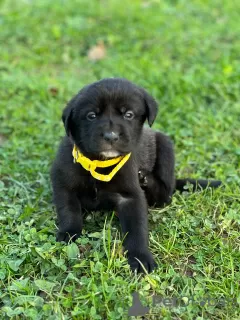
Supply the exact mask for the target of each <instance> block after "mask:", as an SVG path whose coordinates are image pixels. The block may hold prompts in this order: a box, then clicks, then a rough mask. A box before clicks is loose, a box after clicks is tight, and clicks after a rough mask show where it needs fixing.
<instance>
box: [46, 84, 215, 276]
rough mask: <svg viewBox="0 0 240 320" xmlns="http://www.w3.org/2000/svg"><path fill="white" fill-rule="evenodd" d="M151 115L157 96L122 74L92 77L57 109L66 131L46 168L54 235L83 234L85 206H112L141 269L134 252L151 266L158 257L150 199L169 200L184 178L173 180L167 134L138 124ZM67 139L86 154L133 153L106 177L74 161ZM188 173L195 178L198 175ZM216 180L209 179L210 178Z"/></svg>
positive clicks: (126, 244) (72, 236) (132, 258)
mask: <svg viewBox="0 0 240 320" xmlns="http://www.w3.org/2000/svg"><path fill="white" fill-rule="evenodd" d="M89 112H90V113H89ZM93 112H94V113H95V115H96V117H95V115H93ZM132 115H134V116H133V118H132V119H131V117H132ZM156 115H157V103H156V101H155V100H154V99H153V98H152V97H151V96H150V95H149V94H148V93H147V92H146V91H145V90H144V89H142V88H140V87H138V86H136V85H134V84H133V83H131V82H129V81H127V80H125V79H103V80H101V81H98V82H95V83H93V84H91V85H89V86H86V87H85V88H83V89H82V90H81V91H80V92H79V93H78V94H77V95H76V96H75V97H74V98H73V99H72V100H71V101H70V102H69V103H68V105H67V107H66V108H65V110H64V112H63V116H62V120H63V122H64V125H65V129H66V133H67V135H66V136H65V137H64V139H63V141H62V143H61V144H60V147H59V150H58V154H57V156H56V159H55V162H54V164H53V166H52V171H51V179H52V186H53V194H54V202H55V205H56V210H57V214H58V222H59V230H58V234H57V240H58V241H62V240H63V241H69V240H70V239H73V240H74V239H76V238H77V237H79V236H80V235H81V230H82V227H83V221H82V211H83V210H84V209H86V210H116V212H117V214H118V217H119V220H120V223H121V227H122V231H123V234H124V235H126V236H125V240H124V247H125V249H126V250H127V255H128V261H129V264H130V266H131V268H132V269H133V270H135V269H136V270H137V271H138V272H140V271H143V270H142V266H141V264H140V263H139V262H138V260H140V261H141V262H142V264H143V265H144V267H145V268H146V269H147V271H148V272H151V271H152V270H153V269H154V267H155V266H156V263H155V262H154V259H153V256H152V254H151V252H150V251H149V248H148V221H147V212H148V205H149V206H153V205H155V206H157V207H162V206H163V205H165V204H168V203H170V202H171V197H172V194H173V192H174V190H175V188H180V189H183V187H184V185H185V184H186V182H187V180H179V181H177V183H176V181H175V177H174V150H173V145H172V142H171V141H170V139H169V138H168V137H167V136H166V135H164V134H163V133H161V132H157V131H153V130H152V129H150V128H145V127H144V126H143V124H144V122H145V120H147V121H148V123H149V125H150V126H151V125H152V123H153V122H154V120H155V117H156ZM94 117H95V118H94ZM73 143H75V144H76V145H77V146H78V148H79V149H80V150H81V152H82V153H83V154H84V155H85V156H86V157H88V158H90V159H92V160H93V159H102V158H104V156H105V157H106V155H109V156H110V157H111V153H109V152H115V153H116V152H117V154H119V155H125V154H127V153H129V152H131V157H130V159H129V160H128V161H127V162H126V164H125V165H124V166H123V167H122V168H121V170H120V171H119V172H118V173H117V174H116V175H115V176H114V177H113V179H112V180H111V181H110V182H102V181H99V180H96V179H94V178H93V177H92V176H91V175H90V173H89V172H88V171H86V170H85V169H83V168H82V166H81V165H80V164H78V163H76V164H75V163H73V157H72V149H73ZM102 152H103V153H102ZM111 170H112V168H110V169H109V168H106V169H104V170H103V169H102V170H101V172H103V173H108V172H109V171H111ZM188 181H189V182H190V183H193V184H194V186H195V187H196V186H197V185H198V181H195V180H188ZM199 182H200V185H202V186H203V187H206V186H207V184H208V182H207V181H205V180H204V181H199ZM218 184H219V182H212V185H210V186H217V185H218ZM135 258H137V259H138V260H137V259H135Z"/></svg>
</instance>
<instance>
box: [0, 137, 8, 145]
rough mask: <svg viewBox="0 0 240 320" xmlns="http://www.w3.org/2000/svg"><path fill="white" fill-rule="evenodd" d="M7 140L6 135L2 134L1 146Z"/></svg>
mask: <svg viewBox="0 0 240 320" xmlns="http://www.w3.org/2000/svg"><path fill="white" fill-rule="evenodd" d="M6 140H7V138H6V137H5V136H4V135H2V134H0V146H1V145H3V144H4V142H5V141H6Z"/></svg>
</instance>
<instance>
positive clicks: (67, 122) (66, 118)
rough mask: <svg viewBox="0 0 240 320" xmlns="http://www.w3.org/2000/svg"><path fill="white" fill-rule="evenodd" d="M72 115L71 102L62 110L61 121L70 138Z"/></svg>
mask: <svg viewBox="0 0 240 320" xmlns="http://www.w3.org/2000/svg"><path fill="white" fill-rule="evenodd" d="M72 113H73V104H72V103H71V101H70V102H69V103H68V104H67V106H66V108H65V109H64V110H63V114H62V121H63V123H64V127H65V130H66V133H67V135H68V136H69V137H70V136H71V127H72Z"/></svg>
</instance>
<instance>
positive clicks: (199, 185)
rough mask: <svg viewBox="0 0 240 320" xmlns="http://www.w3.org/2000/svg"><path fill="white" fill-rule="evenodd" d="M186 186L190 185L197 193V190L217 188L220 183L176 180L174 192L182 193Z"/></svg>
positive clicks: (199, 180) (215, 181)
mask: <svg viewBox="0 0 240 320" xmlns="http://www.w3.org/2000/svg"><path fill="white" fill-rule="evenodd" d="M187 184H191V185H192V186H193V190H194V191H197V190H202V189H206V188H207V187H210V188H218V187H219V186H220V185H221V184H222V181H220V180H202V179H197V180H196V179H188V178H187V179H177V180H176V187H175V188H176V190H179V191H184V190H185V188H184V187H185V186H186V185H187Z"/></svg>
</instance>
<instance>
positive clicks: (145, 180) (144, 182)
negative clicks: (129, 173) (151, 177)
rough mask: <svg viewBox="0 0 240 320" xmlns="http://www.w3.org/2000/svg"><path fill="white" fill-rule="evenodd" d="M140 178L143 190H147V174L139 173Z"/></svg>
mask: <svg viewBox="0 0 240 320" xmlns="http://www.w3.org/2000/svg"><path fill="white" fill-rule="evenodd" d="M138 178H139V183H140V187H141V188H143V189H144V188H146V187H147V185H148V180H147V177H146V175H145V173H144V172H143V171H142V170H139V171H138Z"/></svg>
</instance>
